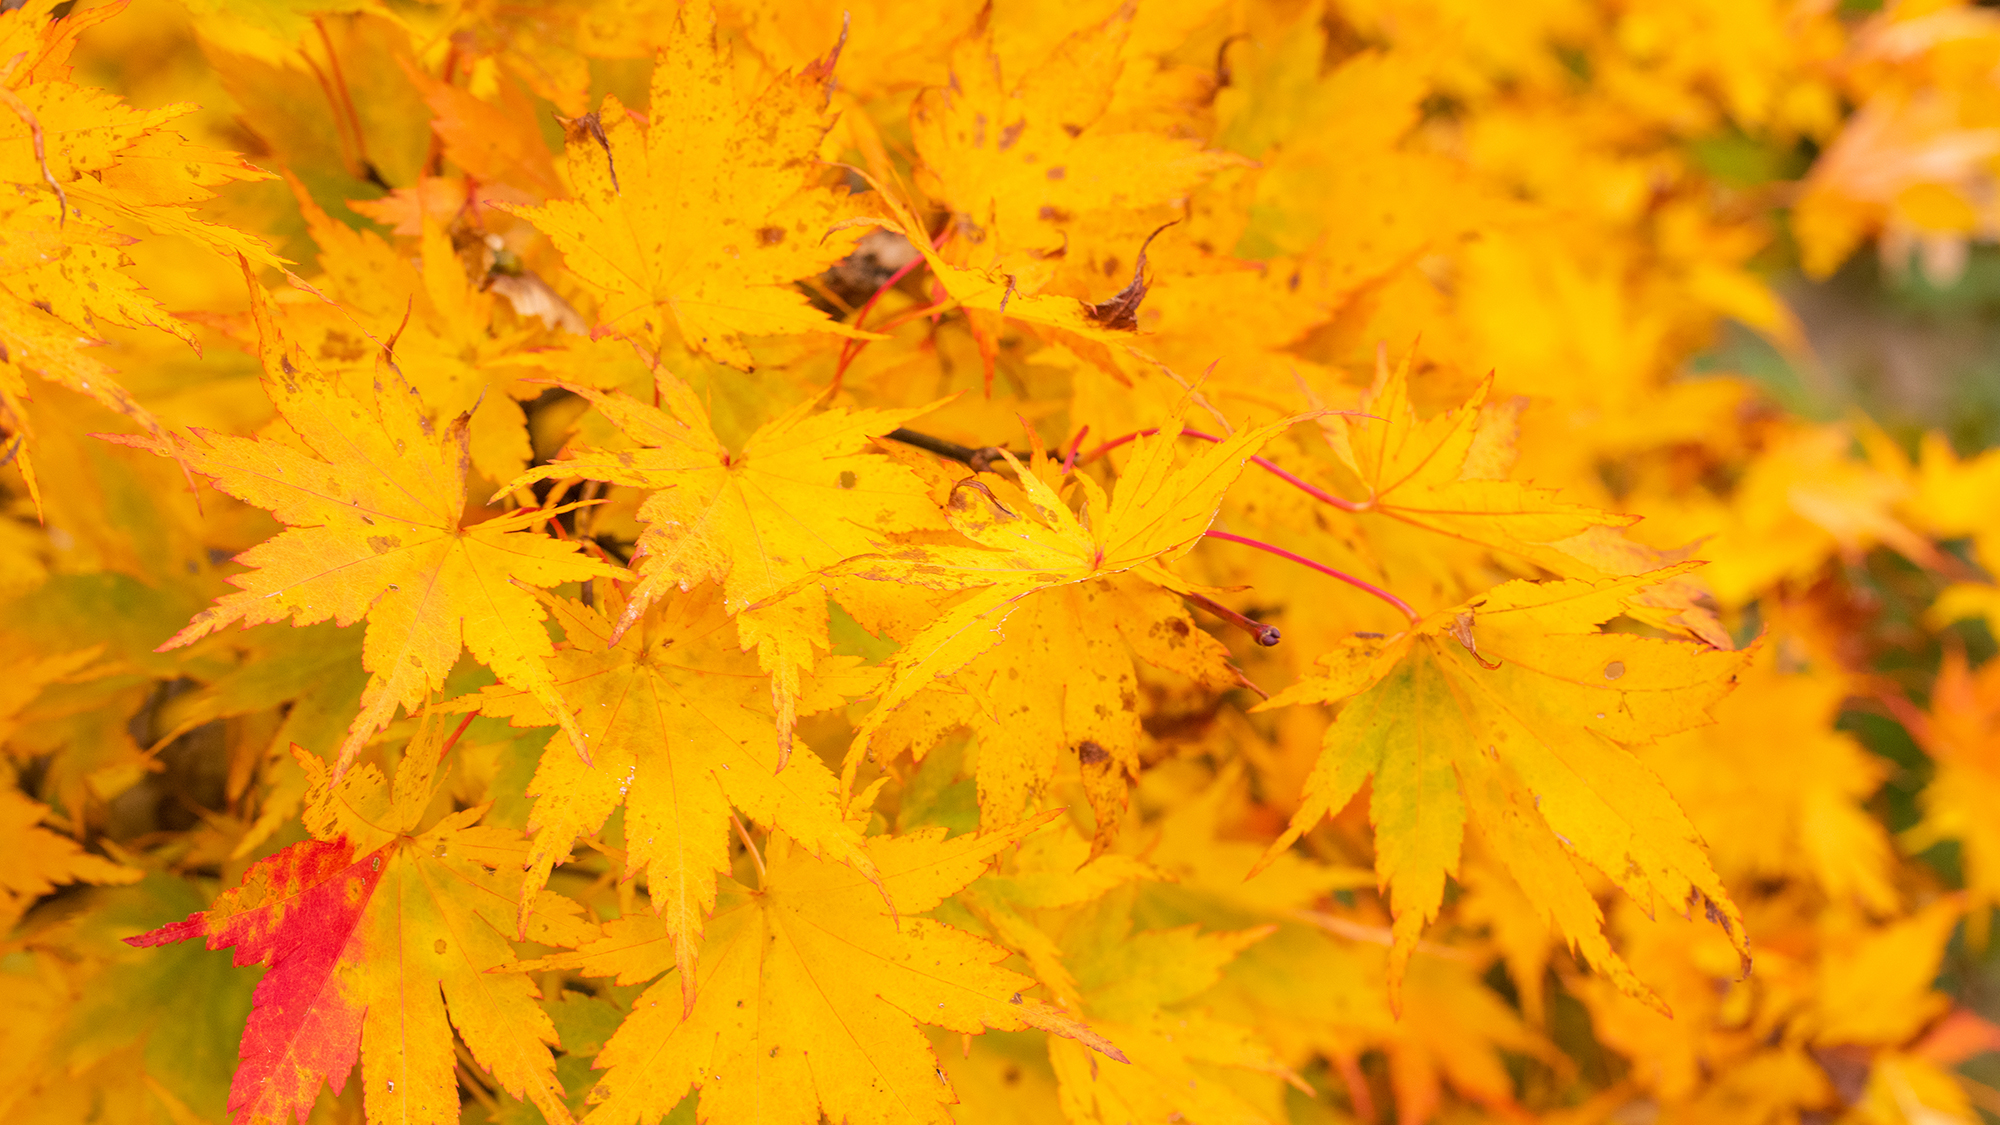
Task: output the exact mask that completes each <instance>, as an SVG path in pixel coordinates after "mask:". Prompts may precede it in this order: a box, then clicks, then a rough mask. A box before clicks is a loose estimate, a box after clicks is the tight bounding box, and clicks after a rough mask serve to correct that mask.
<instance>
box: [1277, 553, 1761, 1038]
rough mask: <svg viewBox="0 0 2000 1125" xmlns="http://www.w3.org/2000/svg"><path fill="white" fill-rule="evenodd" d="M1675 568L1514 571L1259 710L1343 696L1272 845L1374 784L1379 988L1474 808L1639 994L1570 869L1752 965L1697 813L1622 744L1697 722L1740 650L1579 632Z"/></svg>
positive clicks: (1344, 654)
mask: <svg viewBox="0 0 2000 1125" xmlns="http://www.w3.org/2000/svg"><path fill="white" fill-rule="evenodd" d="M1674 573H1677V572H1676V571H1667V572H1663V573H1661V574H1659V575H1658V576H1657V578H1655V577H1643V578H1639V579H1611V580H1606V581H1603V582H1597V583H1591V582H1584V581H1578V580H1569V581H1561V582H1548V583H1539V584H1538V583H1532V582H1510V583H1507V584H1506V585H1503V586H1499V587H1496V588H1495V589H1493V590H1490V591H1488V592H1487V593H1486V594H1484V595H1482V596H1481V597H1479V598H1475V599H1473V600H1472V601H1470V602H1467V603H1465V604H1464V605H1462V606H1457V607H1454V608H1452V609H1447V610H1444V611H1441V612H1439V613H1434V614H1431V615H1430V616H1429V617H1426V618H1424V619H1423V620H1421V621H1419V622H1416V623H1415V624H1413V626H1412V627H1411V628H1410V629H1409V630H1408V631H1406V632H1404V633H1400V634H1398V635H1396V636H1395V637H1392V638H1388V639H1385V640H1379V641H1378V640H1370V639H1357V640H1354V641H1351V642H1349V644H1348V645H1347V646H1346V647H1345V648H1344V649H1342V650H1339V651H1335V652H1332V653H1329V654H1327V655H1326V656H1324V657H1322V658H1321V660H1320V667H1319V669H1318V670H1317V671H1316V672H1315V673H1314V674H1313V675H1311V676H1309V677H1308V678H1306V679H1304V680H1301V681H1300V682H1298V683H1297V684H1294V685H1293V686H1292V687H1290V688H1288V689H1286V690H1285V691H1283V692H1281V693H1279V694H1278V695H1276V696H1273V697H1272V698H1271V699H1270V700H1269V701H1267V702H1266V703H1265V704H1263V705H1262V706H1265V707H1279V706H1286V705H1290V704H1296V703H1307V702H1326V703H1330V702H1334V701H1337V700H1345V701H1346V703H1345V705H1344V706H1343V707H1342V708H1341V711H1340V715H1339V717H1338V718H1336V719H1335V720H1334V723H1333V725H1332V726H1331V727H1330V728H1328V730H1327V734H1326V740H1325V748H1324V753H1323V754H1322V756H1321V758H1320V761H1319V764H1318V765H1317V766H1315V767H1314V769H1313V773H1312V776H1311V777H1310V778H1309V779H1308V780H1307V782H1306V792H1305V798H1304V801H1303V802H1302V803H1301V805H1300V806H1299V809H1298V811H1297V812H1296V813H1295V814H1294V815H1293V816H1292V818H1291V823H1290V825H1289V826H1288V827H1287V828H1286V830H1285V832H1284V834H1283V835H1281V836H1280V837H1279V838H1278V839H1277V840H1276V841H1274V842H1273V843H1272V845H1271V847H1270V849H1269V851H1268V852H1267V853H1266V855H1267V857H1269V856H1275V855H1278V854H1280V853H1282V852H1283V851H1284V849H1285V848H1287V847H1289V846H1290V845H1291V843H1292V842H1293V841H1294V840H1296V839H1298V837H1299V836H1300V834H1302V833H1303V832H1305V831H1306V830H1307V829H1309V828H1312V827H1313V826H1314V825H1316V824H1318V823H1319V821H1320V820H1321V818H1323V817H1325V816H1326V815H1328V814H1329V813H1335V812H1339V811H1340V809H1341V808H1343V807H1344V806H1345V805H1346V804H1347V803H1348V801H1350V800H1351V799H1353V797H1354V796H1355V794H1356V793H1358V792H1359V791H1360V789H1361V785H1362V783H1363V782H1365V781H1367V780H1368V779H1369V778H1370V777H1371V776H1372V777H1373V778H1374V783H1375V784H1374V790H1373V795H1372V796H1371V797H1370V799H1369V818H1370V820H1371V821H1372V822H1373V823H1374V825H1375V848H1376V858H1375V870H1376V873H1377V876H1378V878H1379V879H1380V881H1381V883H1382V885H1383V887H1384V888H1385V889H1386V890H1387V891H1388V893H1389V895H1390V897H1391V901H1392V905H1393V909H1394V913H1395V925H1394V934H1395V944H1394V946H1393V947H1392V949H1391V955H1390V957H1391V959H1390V986H1391V997H1392V999H1394V998H1396V997H1397V996H1398V989H1399V986H1400V978H1401V975H1402V971H1403V968H1404V967H1405V966H1406V965H1407V964H1408V962H1409V957H1410V954H1411V952H1412V951H1414V949H1415V948H1416V942H1417V936H1418V934H1419V933H1421V932H1422V929H1423V927H1424V926H1425V925H1426V924H1427V923H1428V922H1429V921H1430V920H1431V919H1432V918H1434V917H1435V916H1436V914H1437V909H1438V905H1439V903H1440V902H1441V901H1442V898H1443V895H1444V882H1445V876H1446V875H1447V874H1449V873H1451V872H1452V871H1453V870H1455V869H1456V867H1457V864H1458V858H1459V850H1460V844H1461V842H1462V839H1463V834H1464V829H1465V825H1466V823H1467V821H1468V820H1470V821H1471V822H1472V823H1473V824H1475V825H1476V826H1477V827H1478V828H1479V829H1480V830H1481V832H1482V834H1483V835H1484V836H1485V838H1486V840H1487V843H1488V845H1489V847H1491V848H1492V850H1493V852H1494V853H1495V855H1496V856H1497V857H1498V858H1499V859H1500V860H1501V862H1502V863H1503V864H1504V866H1505V867H1506V869H1507V871H1508V873H1509V874H1510V875H1512V876H1513V878H1514V879H1515V881H1516V882H1518V883H1519V884H1520V885H1521V887H1522V889H1523V890H1524V891H1526V892H1527V894H1528V896H1529V897H1530V898H1531V899H1532V900H1534V901H1535V902H1537V903H1540V904H1541V905H1542V908H1543V910H1544V911H1545V915H1546V916H1547V917H1548V918H1549V919H1550V920H1551V921H1552V922H1553V923H1554V924H1555V926H1556V928H1557V929H1558V930H1559V931H1560V932H1561V933H1562V934H1563V936H1564V937H1565V938H1567V939H1568V940H1569V941H1570V942H1571V943H1572V944H1573V945H1574V946H1576V947H1577V948H1579V949H1580V950H1581V951H1582V952H1583V953H1584V955H1585V956H1586V957H1588V958H1589V960H1590V962H1591V964H1593V965H1595V966H1597V967H1599V968H1600V969H1603V970H1604V971H1606V972H1607V973H1609V974H1610V975H1611V976H1612V977H1613V979H1614V980H1616V981H1617V982H1618V984H1619V986H1620V987H1621V988H1624V989H1626V990H1628V991H1630V992H1632V994H1633V995H1635V996H1638V997H1641V998H1650V997H1651V995H1652V994H1651V992H1650V991H1648V990H1647V989H1646V988H1645V986H1644V985H1643V984H1641V983H1640V982H1639V981H1638V979H1637V978H1636V977H1634V976H1633V975H1632V974H1631V972H1630V970H1629V969H1628V968H1626V966H1625V964H1624V962H1623V961H1622V960H1620V959H1619V957H1618V955H1617V954H1616V953H1615V952H1614V951H1613V950H1612V949H1611V947H1610V945H1609V944H1608V942H1607V941H1606V940H1605V938H1604V934H1603V928H1602V927H1603V917H1602V914H1601V912H1600V911H1599V909H1598V907H1597V903H1596V901H1595V900H1594V899H1593V898H1592V897H1591V895H1590V892H1589V891H1588V889H1587V888H1586V886H1585V884H1584V882H1583V878H1582V874H1581V872H1580V871H1579V869H1578V865H1579V864H1580V863H1587V864H1589V865H1591V866H1593V867H1596V868H1597V869H1598V870H1599V871H1601V872H1603V873H1604V874H1605V875H1606V876H1607V877H1609V878H1610V879H1611V880H1612V882H1614V883H1616V884H1618V885H1619V886H1620V887H1621V888H1623V889H1624V890H1625V891H1626V893H1627V894H1630V895H1631V896H1633V898H1634V899H1636V900H1637V901H1638V902H1639V903H1640V905H1641V906H1642V907H1644V908H1646V909H1647V911H1648V912H1649V913H1651V912H1654V911H1656V910H1658V909H1661V908H1665V909H1668V910H1673V911H1683V912H1684V911H1690V910H1692V911H1696V912H1706V913H1707V915H1708V917H1709V918H1710V920H1712V921H1714V922H1716V923H1717V924H1718V925H1720V926H1721V927H1722V928H1723V929H1724V930H1725V932H1727V934H1728V935H1729V938H1730V940H1731V941H1732V942H1733V943H1735V946H1736V948H1737V950H1738V951H1739V952H1740V953H1741V954H1742V955H1743V957H1744V960H1745V963H1746V966H1747V962H1748V957H1749V954H1748V946H1747V944H1746V940H1745V936H1744V933H1743V919H1742V916H1741V914H1740V912H1739V911H1738V910H1737V908H1736V906H1735V905H1734V903H1733V902H1731V900H1730V898H1729V895H1728V892H1727V891H1725V890H1724V889H1723V887H1722V883H1721V881H1720V880H1719V879H1718V878H1717V877H1716V875H1715V872H1714V871H1713V870H1712V869H1711V868H1710V866H1709V863H1708V858H1707V856H1705V855H1704V854H1703V852H1702V848H1701V844H1700V841H1699V838H1698V837H1697V836H1696V833H1695V830H1694V827H1693V825H1691V824H1689V823H1688V819H1687V815H1686V814H1685V813H1683V812H1682V811H1681V809H1680V807H1679V806H1678V805H1676V804H1675V803H1674V800H1673V798H1672V797H1671V796H1669V795H1668V793H1667V791H1666V789H1665V788H1664V787H1663V786H1662V785H1661V784H1660V782H1659V780H1658V778H1656V777H1654V776H1653V774H1652V773H1651V772H1649V771H1648V770H1646V768H1645V767H1644V766H1642V765H1641V764H1640V763H1639V761H1638V759H1636V758H1635V757H1634V756H1633V754H1632V752H1631V750H1629V749H1627V746H1629V745H1634V744H1640V743H1644V742H1647V741H1650V740H1652V739H1655V738H1658V737H1661V736H1663V735H1668V734H1673V733H1675V732H1677V731H1682V730H1687V729H1689V728H1692V727H1696V726H1699V725H1701V724H1703V723H1706V722H1708V721H1710V720H1709V716H1708V713H1707V707H1708V705H1709V704H1711V703H1713V702H1714V701H1716V700H1717V699H1720V698H1721V697H1722V696H1723V695H1724V693H1726V692H1727V691H1728V690H1729V689H1730V687H1731V686H1732V684H1733V682H1734V681H1733V676H1734V673H1735V672H1736V671H1737V669H1738V668H1740V667H1741V666H1742V663H1743V655H1742V654H1740V653H1726V652H1717V651H1714V650H1709V649H1705V648H1704V649H1696V648H1694V647H1693V646H1690V645H1688V644H1685V643H1681V642H1676V641H1668V640H1659V639H1653V638H1647V637H1639V636H1632V635H1627V634H1617V633H1600V632H1593V631H1591V630H1593V629H1594V628H1595V627H1596V626H1598V625H1600V624H1602V623H1603V622H1605V621H1607V620H1609V619H1611V618H1612V617H1615V616H1617V615H1618V614H1619V613H1621V612H1623V610H1624V607H1625V604H1626V601H1627V599H1629V598H1630V597H1631V595H1632V594H1633V593H1635V592H1636V591H1638V590H1640V589H1643V588H1644V587H1645V586H1646V585H1647V584H1648V583H1649V582H1650V581H1657V580H1658V578H1664V577H1670V576H1671V575H1672V574H1674ZM1558 842H1559V844H1560V846H1558ZM1652 1002H1654V1003H1657V1000H1653V1001H1652Z"/></svg>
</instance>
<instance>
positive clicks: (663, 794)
mask: <svg viewBox="0 0 2000 1125" xmlns="http://www.w3.org/2000/svg"><path fill="white" fill-rule="evenodd" d="M553 608H554V611H555V616H556V620H557V621H558V622H559V623H560V624H561V625H562V627H563V632H564V634H565V635H566V637H567V642H566V643H565V644H564V645H563V646H562V648H560V649H559V650H558V651H557V652H556V655H555V656H554V657H553V658H552V659H551V660H550V661H549V672H550V675H551V676H552V677H553V678H554V680H555V681H556V683H557V684H558V685H560V687H561V690H562V693H563V697H564V698H565V699H566V700H568V701H569V703H570V705H571V706H573V707H575V708H576V709H577V725H578V726H579V727H580V728H582V730H583V733H584V736H585V738H586V739H588V742H587V745H589V746H590V747H591V749H592V763H593V764H592V765H591V766H584V765H583V764H582V762H581V761H580V760H579V756H578V755H577V754H576V753H574V751H573V750H572V748H571V747H569V746H568V745H566V743H567V739H566V738H563V739H556V740H554V741H551V742H550V743H549V748H548V750H547V751H545V752H544V753H543V755H542V761H541V766H540V768H538V769H537V770H536V771H535V778H534V781H533V782H531V783H530V784H529V786H528V791H529V792H530V793H533V794H536V795H537V799H536V802H535V810H534V812H533V813H532V814H531V815H530V817H529V822H528V827H529V829H530V830H531V831H534V832H535V833H536V836H535V840H534V843H533V844H532V845H531V846H530V848H529V850H528V863H527V876H526V880H525V882H524V883H523V890H522V896H521V897H522V904H523V906H524V907H526V906H527V905H530V904H531V903H532V901H533V898H532V896H533V893H534V892H535V891H538V890H540V889H541V888H542V886H543V885H544V884H546V883H547V882H548V877H549V871H550V869H551V868H552V867H553V866H554V865H555V864H556V863H557V862H558V861H560V860H562V859H563V858H564V857H566V856H567V855H568V854H569V849H570V844H571V842H573V841H574V840H575V839H576V838H577V837H578V836H583V835H587V834H590V833H593V832H595V831H597V829H599V828H600V827H602V826H603V824H604V822H605V819H606V818H607V817H609V816H610V815H611V811H612V810H613V809H614V808H616V807H617V806H618V805H619V804H620V803H623V804H624V805H625V806H626V814H625V846H626V853H625V869H626V874H627V876H628V877H629V876H631V875H636V874H639V873H640V872H642V871H643V872H645V874H646V877H647V881H646V885H647V887H648V888H649V889H650V893H651V895H652V900H653V907H654V910H655V911H656V912H657V913H659V915H660V916H661V918H662V920H663V922H662V924H663V925H664V926H665V927H666V930H667V932H668V933H670V934H671V935H673V938H674V942H675V944H674V958H675V964H676V965H678V966H679V967H680V969H681V981H682V983H683V985H685V986H687V987H689V988H692V987H693V985H694V983H695V977H694V971H693V970H694V962H695V951H696V948H697V946H698V945H699V943H700V940H701V932H702V926H703V919H705V918H706V917H707V916H708V914H709V913H710V912H711V911H713V910H714V909H715V895H716V889H715V888H716V883H715V875H716V872H718V871H727V870H728V868H729V847H728V838H729V818H730V811H729V810H730V806H731V805H735V806H737V807H740V808H742V809H743V810H744V812H746V813H748V814H749V815H750V817H751V818H753V819H754V820H756V821H758V822H759V823H762V824H765V825H768V826H770V827H773V828H775V829H777V830H780V831H783V832H784V833H786V834H787V835H788V836H790V837H791V838H793V839H795V840H797V841H798V842H799V843H800V844H802V845H803V846H805V847H807V848H810V849H811V850H812V851H814V852H816V853H825V854H831V855H834V856H837V857H838V858H840V859H844V860H846V861H847V862H849V863H851V864H853V865H854V867H855V869H856V870H857V871H859V872H861V873H862V874H864V875H868V874H872V873H873V871H874V868H873V867H872V866H871V865H870V861H869V859H868V854H867V852H866V851H865V850H864V849H863V847H862V842H861V835H860V832H859V830H858V829H857V828H856V827H855V826H854V825H852V824H850V823H848V822H846V821H844V820H842V818H841V815H840V806H839V803H838V801H837V800H836V794H835V785H834V778H833V774H832V772H831V771H830V770H828V769H827V768H826V766H824V765H823V764H821V762H820V761H819V759H818V757H817V756H815V755H812V754H805V755H801V756H799V758H798V759H797V760H796V761H794V762H792V763H791V764H790V765H789V766H787V767H786V768H785V769H783V770H782V771H780V770H778V769H777V756H776V753H777V752H776V748H775V747H774V746H773V745H772V743H771V740H770V731H771V707H770V694H769V689H768V688H767V687H766V686H765V682H764V677H763V676H761V675H759V674H758V670H757V662H756V660H755V659H754V658H753V657H751V656H748V655H745V654H744V653H743V652H742V651H741V650H740V649H739V648H738V647H737V645H736V643H735V639H734V636H733V633H734V630H733V629H731V628H730V627H729V624H730V623H729V619H728V617H727V616H726V614H725V613H724V612H723V608H722V604H721V598H719V597H717V596H716V591H715V588H714V587H713V586H710V585H706V584H704V585H703V586H702V587H700V588H698V589H697V590H695V591H694V592H692V593H690V594H685V595H680V596H678V597H670V598H668V599H666V600H663V601H661V602H658V603H656V604H655V606H654V608H653V610H652V611H651V612H650V613H648V614H647V615H646V616H645V617H642V618H641V619H640V620H639V622H638V623H637V624H636V625H635V626H634V627H632V628H630V629H627V630H626V631H625V633H624V635H623V636H621V637H619V639H618V640H617V641H616V642H612V641H610V640H609V638H610V636H611V632H612V628H611V624H610V622H608V621H606V620H605V618H604V616H603V615H602V614H599V613H598V612H597V611H596V610H595V609H593V608H591V607H590V606H585V605H581V604H579V603H576V602H572V601H566V600H558V601H555V602H554V604H553ZM462 705H463V706H464V707H465V708H467V709H472V710H478V711H481V712H482V713H484V714H487V715H493V716H500V717H505V718H509V719H512V720H514V722H515V723H516V724H519V725H526V724H532V723H550V722H554V719H553V717H551V716H550V715H549V714H548V712H547V710H546V709H545V708H544V707H543V705H542V704H541V702H540V701H539V699H537V698H536V696H534V695H533V694H532V693H528V692H522V691H520V690H518V689H513V688H507V687H501V686H495V687H489V688H487V689H486V690H485V691H483V692H481V693H479V694H478V695H475V696H470V697H467V698H466V699H465V700H464V701H463V703H462ZM522 921H523V923H525V922H526V918H525V916H524V917H523V919H522ZM687 999H689V1000H690V1001H691V1000H692V999H693V996H692V994H691V993H690V995H689V996H688V997H687Z"/></svg>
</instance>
